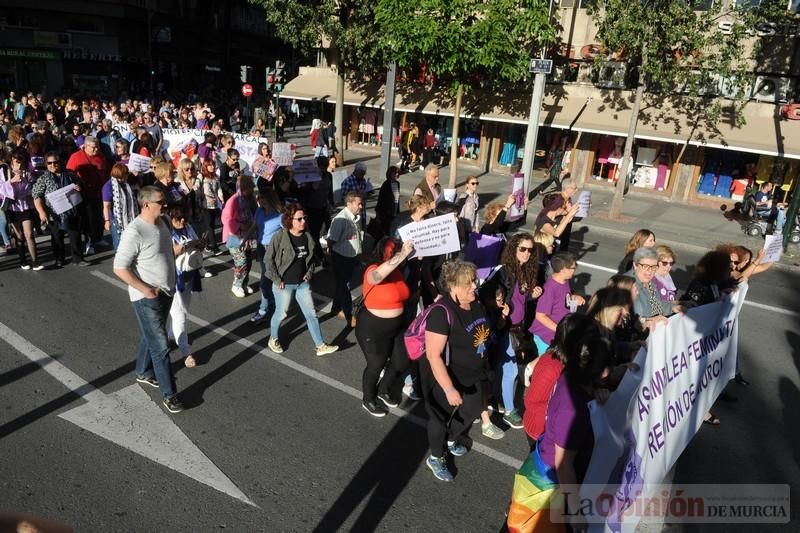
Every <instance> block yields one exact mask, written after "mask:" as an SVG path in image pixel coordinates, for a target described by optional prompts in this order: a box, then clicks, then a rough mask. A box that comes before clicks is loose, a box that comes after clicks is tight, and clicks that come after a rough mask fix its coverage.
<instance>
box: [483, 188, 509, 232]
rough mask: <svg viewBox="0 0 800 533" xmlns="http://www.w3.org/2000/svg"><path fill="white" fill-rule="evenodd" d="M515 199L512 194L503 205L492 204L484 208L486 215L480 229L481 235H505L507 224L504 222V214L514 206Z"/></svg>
mask: <svg viewBox="0 0 800 533" xmlns="http://www.w3.org/2000/svg"><path fill="white" fill-rule="evenodd" d="M514 202H515V198H514V195H513V194H509V195H508V198H506V201H505V203H500V202H492V203H490V204H489V205H487V206H486V214H485V220H484V224H483V226H482V227H481V234H482V235H497V234H499V233H501V234H505V232H506V231H508V222H506V213H508V210H509V209H511V206H512V205H514Z"/></svg>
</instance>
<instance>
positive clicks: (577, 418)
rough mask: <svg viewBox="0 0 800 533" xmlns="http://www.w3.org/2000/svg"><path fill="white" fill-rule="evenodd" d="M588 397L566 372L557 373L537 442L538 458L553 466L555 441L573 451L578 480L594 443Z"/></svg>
mask: <svg viewBox="0 0 800 533" xmlns="http://www.w3.org/2000/svg"><path fill="white" fill-rule="evenodd" d="M591 400H592V397H591V396H589V394H588V393H587V392H586V391H585V390H583V389H582V388H581V387H579V386H577V385H573V384H571V383H570V381H569V380H568V379H567V376H565V375H561V377H559V378H558V381H556V386H555V390H554V391H553V395H552V396H551V397H550V401H549V402H548V404H547V418H546V419H545V422H544V433H543V434H542V437H541V441H540V442H539V453H540V454H541V457H542V461H544V463H545V464H546V465H548V466H551V467H555V466H556V445H558V446H559V447H560V448H563V449H565V450H569V451H572V452H576V454H577V455H576V458H575V470H576V473H577V474H578V480H580V479H581V478H582V477H583V474H584V473H585V472H586V467H587V466H588V465H589V458H591V456H592V447H594V433H593V432H592V420H591V415H590V414H589V407H588V406H587V405H586V404H587V403H589V402H590V401H591Z"/></svg>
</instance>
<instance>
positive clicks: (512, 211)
mask: <svg viewBox="0 0 800 533" xmlns="http://www.w3.org/2000/svg"><path fill="white" fill-rule="evenodd" d="M511 194H513V195H514V204H513V205H512V206H511V208H509V210H508V215H506V220H507V221H508V222H514V221H515V220H519V219H521V218H522V217H524V216H525V208H526V207H527V202H526V201H525V176H524V174H522V173H519V172H517V173H516V174H514V176H513V177H512V178H511Z"/></svg>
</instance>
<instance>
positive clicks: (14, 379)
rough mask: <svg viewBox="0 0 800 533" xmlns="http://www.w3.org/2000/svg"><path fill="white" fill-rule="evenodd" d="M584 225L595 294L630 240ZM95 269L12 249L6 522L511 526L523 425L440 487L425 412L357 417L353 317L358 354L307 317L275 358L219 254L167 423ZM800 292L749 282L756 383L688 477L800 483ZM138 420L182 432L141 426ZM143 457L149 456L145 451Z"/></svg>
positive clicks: (694, 449) (1, 503) (4, 272)
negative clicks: (317, 345) (43, 266)
mask: <svg viewBox="0 0 800 533" xmlns="http://www.w3.org/2000/svg"><path fill="white" fill-rule="evenodd" d="M577 233H578V234H576V235H575V240H576V241H577V242H576V243H575V244H576V250H578V251H579V254H580V256H581V257H580V261H581V266H580V268H579V269H578V273H577V277H576V280H575V286H576V287H577V288H578V289H579V290H582V291H585V292H586V293H591V292H592V291H594V290H596V289H597V288H599V287H601V286H602V285H604V283H605V281H606V279H607V278H608V276H609V275H610V274H609V273H608V272H607V271H606V270H604V269H608V268H615V267H616V264H617V263H618V261H619V258H620V256H621V255H622V250H623V248H624V241H625V239H624V238H622V237H620V236H618V235H614V234H610V233H607V232H599V231H597V232H596V231H592V230H589V231H588V232H584V231H581V232H577ZM40 248H41V249H42V250H44V249H45V248H46V246H41V247H40ZM676 251H677V253H678V256H679V257H678V264H679V268H678V271H677V273H676V276H675V277H676V281H677V282H678V284H679V286H681V285H682V286H685V284H686V283H687V282H688V272H687V267H686V265H690V264H692V263H694V262H695V261H696V259H697V258H698V257H699V256H700V253H701V250H698V249H695V248H692V247H686V248H677V249H676ZM227 258H228V256H223V258H222V259H227ZM92 260H93V263H94V264H93V265H92V266H91V267H88V268H85V269H79V268H77V267H67V268H64V269H63V270H59V271H53V270H43V271H41V272H30V271H28V272H25V271H21V270H20V269H19V268H18V267H17V264H16V259H15V258H13V257H0V302H2V313H1V314H0V317H2V318H0V323H2V325H4V326H5V329H4V328H0V329H1V330H2V331H3V332H4V334H3V335H0V336H2V337H3V338H4V339H5V342H0V353H1V354H2V357H0V406H2V408H0V413H2V414H0V465H2V474H3V475H2V476H1V479H0V511H3V510H5V511H23V512H32V513H35V514H38V515H41V516H46V517H49V518H53V519H57V520H62V521H64V522H66V523H68V524H70V525H72V526H73V527H74V528H75V529H76V531H219V530H223V529H225V530H229V531H312V530H313V531H334V530H355V531H370V530H380V531H445V530H452V531H487V532H488V531H497V529H498V526H499V525H500V523H501V522H502V517H503V511H504V509H505V507H506V505H507V504H508V500H509V496H510V490H511V486H512V482H513V475H514V472H515V469H514V466H513V465H515V464H517V462H519V461H521V460H522V459H524V457H525V455H526V451H527V444H526V442H525V439H524V436H523V434H522V431H521V430H510V431H509V432H508V433H507V435H506V437H505V438H504V439H503V440H501V441H490V440H488V439H486V438H484V437H483V436H481V435H480V432H479V431H474V432H473V435H472V436H473V437H474V439H475V444H476V445H475V447H474V449H473V450H472V451H471V452H470V453H469V454H467V455H466V456H465V457H463V458H459V459H457V460H456V461H455V469H456V471H457V476H456V481H455V482H454V483H451V484H444V483H441V482H439V481H437V480H435V479H434V477H433V476H432V475H431V473H430V472H429V471H428V469H427V468H426V466H425V464H424V459H425V457H426V454H427V446H426V434H425V430H424V426H423V425H421V424H423V423H424V419H425V414H424V410H423V409H422V406H421V405H413V404H411V405H409V404H403V405H401V408H402V410H398V411H396V412H395V416H389V417H386V418H384V419H375V418H373V417H370V416H368V415H367V414H366V413H365V412H364V411H363V410H362V409H361V406H360V405H359V403H360V398H359V395H360V379H361V372H362V370H363V356H362V355H361V353H360V351H359V350H358V347H357V346H355V340H354V335H353V334H352V333H349V334H347V331H346V330H344V329H343V325H344V324H343V322H341V321H339V320H338V319H336V318H328V317H325V316H323V318H322V332H323V336H324V337H325V339H326V340H328V341H333V340H334V339H335V341H336V342H338V343H339V344H340V345H342V347H343V349H342V350H341V351H340V352H338V353H335V354H333V355H330V356H327V357H323V358H318V357H316V356H315V355H314V352H313V345H312V342H311V339H310V336H309V335H308V333H307V332H306V328H305V325H304V322H303V319H302V315H299V314H298V313H297V310H296V309H294V311H293V312H292V313H291V314H290V318H289V319H288V320H287V323H286V325H285V326H284V328H283V329H282V332H283V333H282V338H285V339H286V340H287V342H285V343H284V345H285V347H286V348H287V351H286V353H285V354H284V355H282V356H276V355H274V354H272V353H271V352H269V351H268V350H267V349H266V340H267V333H268V325H267V324H259V325H252V324H251V323H250V322H249V321H248V319H249V317H250V316H251V315H252V313H253V312H254V311H255V309H256V307H257V305H258V299H257V296H256V295H253V296H249V297H247V298H246V299H245V300H239V299H236V298H234V297H233V296H232V295H231V293H230V291H229V287H230V280H231V272H230V269H229V267H228V265H226V264H224V263H222V264H215V265H211V266H210V270H211V271H212V272H214V273H215V274H216V275H215V277H213V278H210V279H208V280H204V293H203V296H202V297H201V298H199V299H198V300H197V301H195V302H194V303H193V305H192V308H191V312H192V315H193V316H194V319H193V322H192V323H191V324H190V328H191V335H190V339H191V341H192V343H193V345H194V348H195V350H196V352H197V354H198V360H199V366H198V367H197V368H195V369H185V368H182V367H179V366H177V365H176V369H177V376H178V386H179V389H180V390H181V392H182V395H183V398H184V400H185V402H186V404H187V407H189V409H187V410H186V411H185V412H183V413H181V414H179V415H169V416H168V415H165V414H164V413H163V411H162V410H161V408H160V407H157V406H156V403H155V402H156V401H158V400H159V395H158V392H157V391H156V390H155V389H151V388H146V389H145V388H142V387H141V386H139V385H133V357H134V352H135V348H136V344H137V342H138V331H137V328H136V324H135V319H134V315H133V311H132V308H131V306H130V304H129V302H128V301H127V295H126V293H125V292H124V291H123V290H121V289H120V287H118V286H117V284H116V282H115V280H114V278H113V274H112V273H111V256H110V253H108V252H106V253H103V254H99V255H98V256H94V257H93V258H92ZM45 261H47V257H45ZM256 271H257V267H256ZM253 282H254V283H255V279H253ZM313 288H314V291H315V294H316V295H317V298H318V303H319V307H320V308H323V307H324V305H325V303H326V302H327V301H328V299H329V298H330V296H331V294H332V290H333V279H332V277H331V276H330V275H329V274H327V273H322V274H320V275H319V276H317V277H315V279H314V283H313ZM798 291H800V277H798V274H796V273H793V272H790V271H786V270H771V271H769V272H766V273H764V274H762V275H761V276H759V277H758V278H757V279H755V280H754V281H753V283H752V286H751V289H750V292H749V294H748V301H749V302H750V304H748V305H746V306H745V307H744V309H743V311H742V319H741V326H740V340H739V346H740V356H741V367H742V371H743V372H744V374H745V376H747V377H748V379H750V380H751V381H752V385H751V386H749V387H742V386H736V385H731V388H730V390H731V392H732V393H733V395H735V396H736V397H737V398H738V401H736V402H735V403H724V402H718V405H717V406H716V407H715V409H714V412H715V413H716V414H717V416H719V417H720V418H721V419H722V424H721V425H720V426H719V427H714V428H712V427H707V426H704V427H703V428H702V429H701V431H700V432H699V433H698V435H697V436H696V438H695V439H694V441H693V442H692V444H691V445H690V446H689V448H688V449H687V450H686V451H685V452H684V454H683V456H682V457H681V459H680V461H679V462H678V464H677V466H676V468H675V472H674V479H673V482H674V483H789V484H795V485H796V480H797V479H800V471H798V462H799V460H800V452H798V447H797V442H798V439H799V438H800V419H798V417H797V415H796V406H797V405H800V377H799V375H798V372H799V371H800V333H798V332H797V325H798V318H799V317H800V301H798V300H797V298H796V296H795V295H797V294H798ZM751 304H755V305H751ZM9 331H10V332H11V333H8V332H9ZM9 339H10V340H11V343H9V342H8V341H9ZM37 350H38V351H37ZM32 358H33V359H37V358H38V359H39V360H40V362H41V365H40V364H37V363H35V362H32V360H31V359H32ZM176 358H177V355H176V354H173V359H176ZM132 385H133V386H132ZM144 395H146V396H144ZM148 397H149V398H150V399H152V400H153V401H152V402H147V399H148ZM142 399H144V404H142V403H141V401H142ZM93 402H96V403H93ZM132 402H140V403H139V404H137V405H143V406H144V407H147V408H146V409H145V408H144V407H140V408H131V405H133V404H132ZM90 405H99V406H101V407H98V411H97V412H94V411H91V409H90V407H87V406H90ZM104 405H109V406H110V407H108V409H105V408H102V406H104ZM104 409H105V410H104ZM87 410H89V412H88V413H87ZM406 412H408V413H410V414H406ZM126 417H129V418H131V419H133V420H136V421H137V423H139V424H143V425H144V426H146V427H147V426H148V424H153V427H154V428H162V429H163V433H164V434H167V435H169V437H168V438H167V437H165V438H164V442H155V439H152V440H151V438H150V436H148V435H144V436H143V435H140V434H136V433H135V432H134V431H132V430H131V428H130V427H126V424H127V421H128V418H126ZM98 433H100V434H102V435H105V436H104V437H101V436H99V435H98ZM792 443H794V444H792ZM141 449H145V450H151V451H149V452H146V453H149V455H148V458H145V457H143V456H142V455H141V454H140V453H137V452H136V451H135V450H141ZM209 465H210V466H209ZM182 472H183V473H182ZM792 496H793V497H795V498H796V497H797V496H798V493H797V488H796V486H794V487H793V490H792ZM799 523H800V522H798V521H797V518H796V517H795V520H794V521H793V522H792V524H791V525H790V526H788V528H787V526H785V525H784V526H781V527H777V526H776V527H773V528H765V527H761V526H757V527H756V530H758V531H767V530H776V531H777V530H779V529H780V530H781V531H787V530H798V529H800V528H799V527H798V524H799ZM667 527H668V529H669V530H670V531H684V530H686V531H693V530H694V529H691V528H688V527H683V526H669V525H668V526H667ZM696 530H698V531H752V530H753V526H745V525H742V526H739V527H730V526H725V527H722V526H720V527H710V526H703V527H701V528H696Z"/></svg>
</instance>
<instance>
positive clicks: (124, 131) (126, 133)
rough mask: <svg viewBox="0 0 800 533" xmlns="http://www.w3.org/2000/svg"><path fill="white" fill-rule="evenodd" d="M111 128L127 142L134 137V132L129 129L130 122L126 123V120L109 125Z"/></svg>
mask: <svg viewBox="0 0 800 533" xmlns="http://www.w3.org/2000/svg"><path fill="white" fill-rule="evenodd" d="M111 129H113V130H116V131H117V133H119V134H120V135H121V136H122V138H123V139H125V140H126V141H128V142H131V141H133V140H134V138H135V137H136V135H135V134H134V132H133V131H131V126H130V124H128V123H127V122H115V123H113V124H112V125H111Z"/></svg>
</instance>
